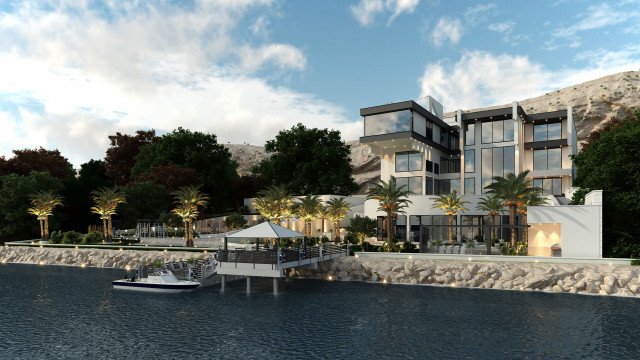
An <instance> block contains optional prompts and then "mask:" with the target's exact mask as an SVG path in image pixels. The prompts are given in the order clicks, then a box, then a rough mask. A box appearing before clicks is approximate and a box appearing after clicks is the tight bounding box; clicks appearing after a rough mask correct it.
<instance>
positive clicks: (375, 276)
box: [371, 274, 378, 282]
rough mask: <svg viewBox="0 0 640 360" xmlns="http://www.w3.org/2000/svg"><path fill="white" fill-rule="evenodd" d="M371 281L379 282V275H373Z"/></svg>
mask: <svg viewBox="0 0 640 360" xmlns="http://www.w3.org/2000/svg"><path fill="white" fill-rule="evenodd" d="M371 281H373V282H377V281H378V275H376V274H373V275H371Z"/></svg>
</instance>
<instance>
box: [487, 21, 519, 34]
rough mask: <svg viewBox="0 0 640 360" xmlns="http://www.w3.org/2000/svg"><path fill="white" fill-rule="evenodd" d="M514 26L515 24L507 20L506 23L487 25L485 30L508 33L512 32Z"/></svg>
mask: <svg viewBox="0 0 640 360" xmlns="http://www.w3.org/2000/svg"><path fill="white" fill-rule="evenodd" d="M515 25H516V23H514V22H513V21H511V20H508V21H505V22H501V23H493V24H489V26H488V27H487V28H488V29H489V30H491V31H495V32H497V33H510V32H511V31H512V30H513V27H514V26H515Z"/></svg>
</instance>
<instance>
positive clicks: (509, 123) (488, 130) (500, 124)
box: [482, 119, 514, 144]
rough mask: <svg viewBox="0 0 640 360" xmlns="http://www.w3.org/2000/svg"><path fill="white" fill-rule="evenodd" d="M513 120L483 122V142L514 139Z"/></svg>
mask: <svg viewBox="0 0 640 360" xmlns="http://www.w3.org/2000/svg"><path fill="white" fill-rule="evenodd" d="M513 131H514V130H513V120H512V119H507V120H495V121H484V122H482V143H483V144H489V143H496V142H503V141H513Z"/></svg>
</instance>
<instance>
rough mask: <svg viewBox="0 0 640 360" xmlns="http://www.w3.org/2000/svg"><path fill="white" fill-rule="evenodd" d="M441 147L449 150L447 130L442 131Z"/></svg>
mask: <svg viewBox="0 0 640 360" xmlns="http://www.w3.org/2000/svg"><path fill="white" fill-rule="evenodd" d="M440 145H442V146H444V147H446V148H447V149H448V148H449V133H448V132H447V131H446V130H445V129H440Z"/></svg>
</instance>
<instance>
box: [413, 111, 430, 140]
mask: <svg viewBox="0 0 640 360" xmlns="http://www.w3.org/2000/svg"><path fill="white" fill-rule="evenodd" d="M413 132H415V133H417V134H420V135H422V136H427V119H425V118H424V117H422V115H420V114H417V113H413Z"/></svg>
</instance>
